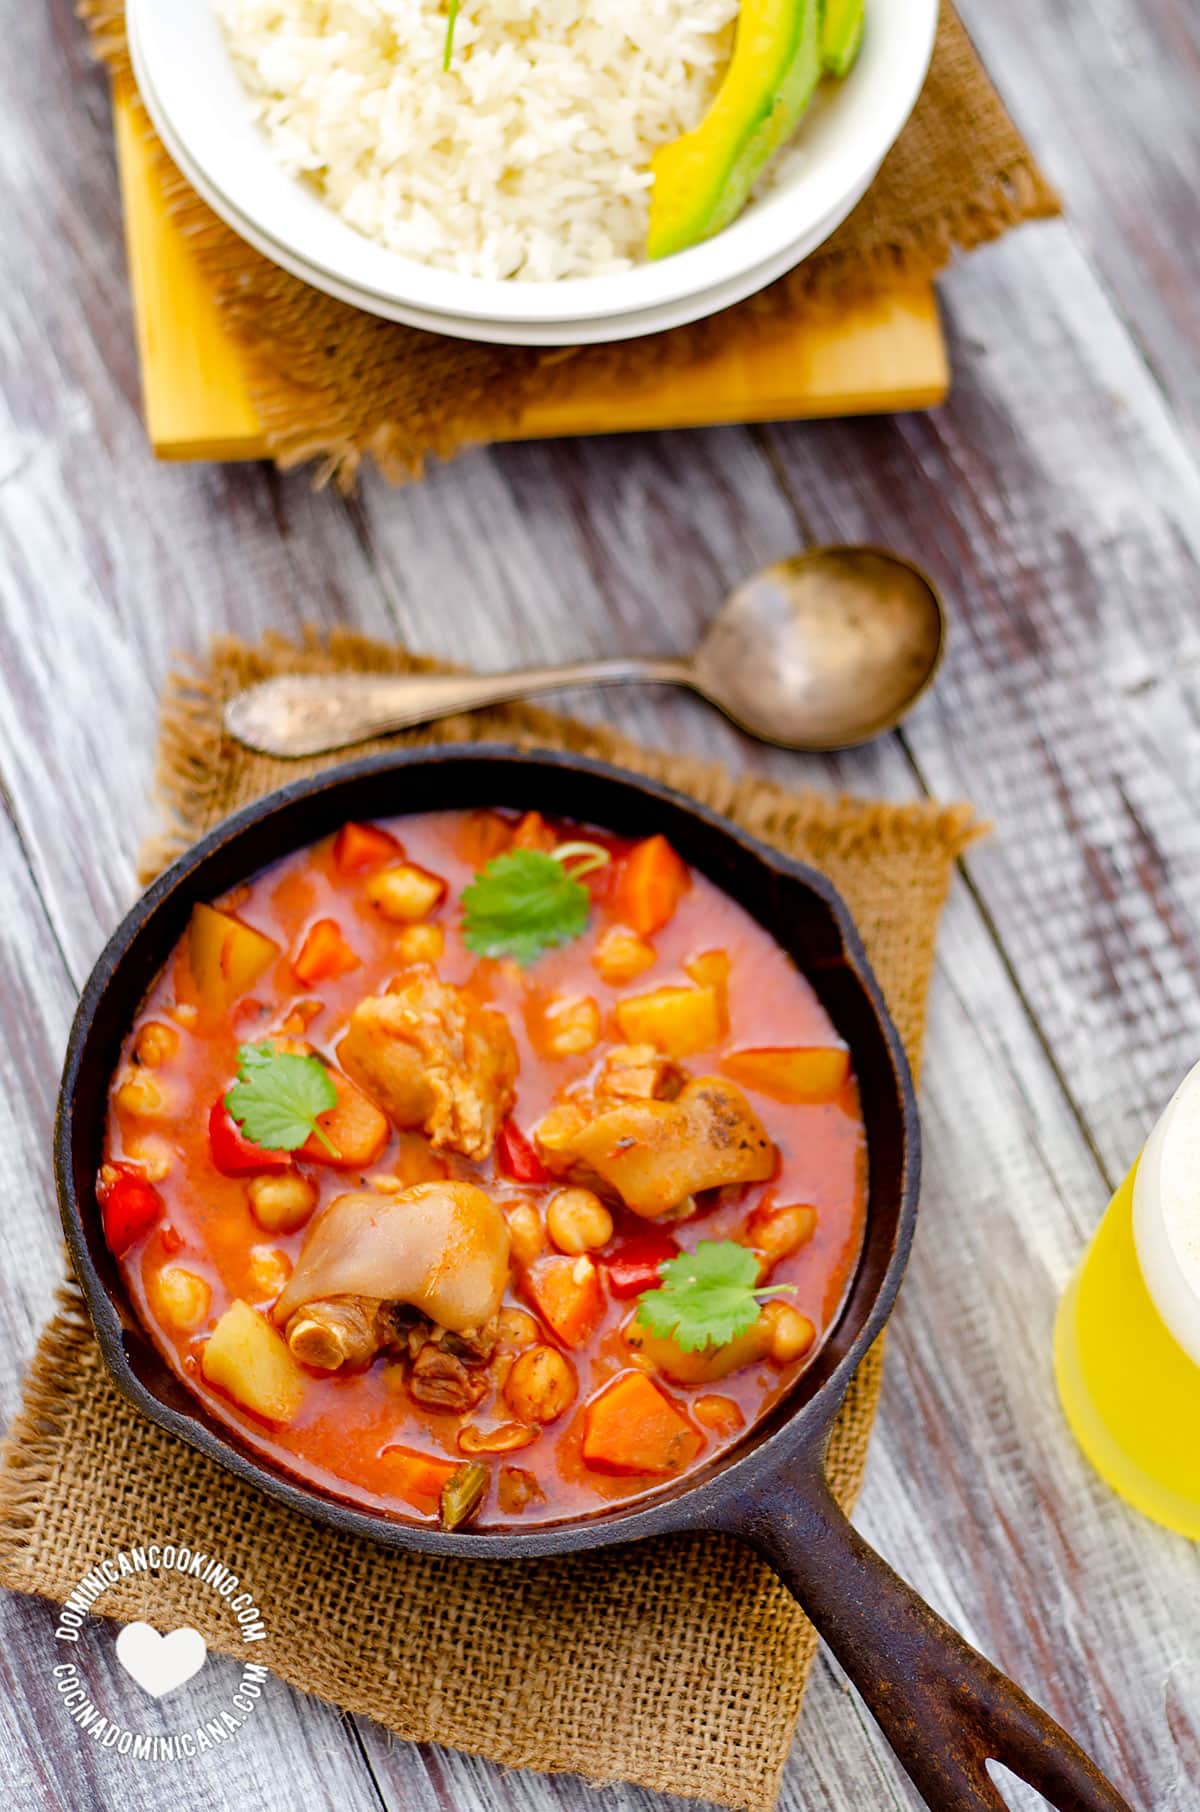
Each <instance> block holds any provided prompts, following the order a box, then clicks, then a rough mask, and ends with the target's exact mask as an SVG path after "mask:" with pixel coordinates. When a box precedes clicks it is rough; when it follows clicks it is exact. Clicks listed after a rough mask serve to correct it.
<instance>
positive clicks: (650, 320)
mask: <svg viewBox="0 0 1200 1812" xmlns="http://www.w3.org/2000/svg"><path fill="white" fill-rule="evenodd" d="M129 42H130V48H131V51H132V52H133V59H134V64H135V67H136V64H137V51H136V39H135V37H134V36H133V35H132V34H131V35H130V40H129ZM142 98H143V100H144V101H145V102H146V106H147V110H148V111H149V112H150V113H151V117H153V116H154V107H153V99H152V92H151V91H148V90H147V89H145V88H143V89H142ZM158 132H159V136H160V137H161V139H162V142H163V144H164V146H165V147H166V149H167V151H168V152H169V153H170V156H171V158H172V159H173V160H174V162H175V163H176V164H177V165H178V167H179V170H180V172H181V174H182V175H184V176H185V177H186V178H187V179H188V181H189V182H190V183H191V185H192V187H193V188H194V189H195V190H196V193H197V194H198V195H199V196H200V197H201V199H202V200H203V201H206V202H208V204H209V206H210V207H211V208H212V209H213V210H214V212H216V213H218V214H220V215H221V216H222V218H223V219H224V220H225V222H226V224H227V225H228V226H230V227H231V228H232V229H233V231H234V232H236V233H237V234H238V235H239V237H240V238H243V239H245V240H246V242H247V243H248V244H249V245H252V246H253V247H254V249H255V251H258V252H261V253H262V255H263V257H264V258H269V259H270V260H271V261H272V263H274V264H278V265H280V266H281V268H282V269H284V270H286V271H290V273H291V274H292V276H294V277H298V278H299V279H300V281H301V282H302V283H309V284H311V285H312V286H313V287H314V288H315V289H320V290H323V291H324V292H325V293H326V295H330V296H333V297H335V298H336V299H337V300H338V301H339V302H346V303H349V304H350V306H351V307H353V308H361V309H363V310H364V311H365V312H366V313H367V314H375V315H381V316H382V317H383V318H384V319H385V320H389V321H399V322H401V323H402V324H403V325H404V326H406V327H419V328H422V329H424V330H425V331H426V332H429V333H440V334H446V335H448V336H449V337H450V338H451V339H459V340H488V341H492V342H494V343H498V344H501V345H508V346H587V345H598V344H601V343H604V342H607V341H611V340H632V339H639V338H641V337H642V336H643V335H645V334H652V333H663V332H665V331H666V330H667V329H668V328H671V327H682V326H684V325H686V324H687V323H688V322H689V321H697V320H700V319H702V318H703V317H704V316H706V315H712V314H717V313H718V312H719V311H720V310H721V309H723V308H729V307H732V305H733V304H734V303H735V302H740V301H742V300H744V298H745V297H746V296H749V295H753V294H754V293H755V291H756V290H760V289H763V288H765V287H766V285H767V284H768V283H772V282H774V280H775V278H776V277H780V276H782V275H783V273H784V272H785V271H787V270H791V269H792V267H793V266H794V265H797V264H799V263H800V262H801V260H802V259H803V258H805V257H807V256H808V253H809V252H810V251H811V250H812V249H813V247H814V246H815V245H817V244H819V243H820V242H821V241H822V240H823V239H825V238H827V237H828V236H829V234H830V233H832V231H833V230H834V228H835V227H836V226H838V225H839V224H840V222H841V221H842V220H843V219H844V218H845V216H846V214H848V213H849V212H850V210H851V209H852V208H853V207H855V206H856V205H857V203H858V202H859V201H860V200H861V196H860V195H851V196H849V197H848V198H847V199H846V201H845V202H844V203H843V205H842V207H841V208H840V209H839V210H838V212H837V215H836V218H834V219H833V220H830V221H827V222H822V223H821V224H820V226H819V228H817V229H814V233H813V234H812V235H811V236H810V237H811V240H812V243H811V244H809V243H808V242H807V240H802V241H799V242H797V244H796V245H794V246H786V247H785V248H784V249H783V251H782V252H779V253H777V254H776V256H775V257H774V258H771V259H768V260H767V262H766V264H765V265H760V266H758V267H757V268H756V269H755V270H753V271H747V272H743V273H742V275H741V276H739V277H737V278H731V279H730V280H729V282H728V283H723V284H718V285H716V286H715V287H714V289H712V290H706V291H705V292H704V293H703V295H701V296H686V297H684V298H683V299H682V301H679V302H669V303H663V304H661V305H660V306H659V307H658V308H651V309H644V310H639V311H638V312H637V313H636V314H624V315H616V316H612V317H609V318H605V317H603V316H602V317H601V318H600V319H599V320H596V321H564V322H557V323H554V324H552V325H547V326H543V325H539V324H538V323H537V322H528V321H501V322H490V321H477V320H472V319H470V318H467V317H465V316H458V315H446V314H435V313H433V312H432V311H429V310H425V309H418V308H411V307H406V306H404V305H403V304H401V303H398V302H393V301H391V300H389V299H388V298H386V297H381V296H375V295H372V294H370V293H368V292H367V291H365V290H357V289H353V288H352V287H351V286H350V285H349V284H345V283H342V282H340V281H339V280H338V279H337V278H336V277H333V276H331V275H330V274H329V273H328V272H327V271H320V270H317V269H315V268H314V267H313V266H311V265H307V264H305V263H304V262H303V260H302V259H300V258H298V257H296V256H295V255H294V254H293V253H292V252H290V251H289V250H288V248H287V247H286V246H282V245H280V244H279V243H278V242H277V241H275V240H272V239H269V238H267V236H266V235H265V234H262V233H260V232H259V231H258V230H257V228H256V227H254V226H253V225H252V224H251V223H250V222H249V221H248V220H246V219H244V218H243V217H242V216H241V215H240V214H239V213H238V212H237V210H236V209H235V208H234V207H233V206H232V204H231V203H230V202H229V201H228V200H227V199H226V198H224V197H218V196H217V195H216V193H215V191H214V190H212V188H211V187H210V185H209V184H208V182H207V180H206V178H205V176H204V175H203V173H202V172H201V171H199V170H198V169H196V168H195V166H193V165H192V163H191V160H190V159H189V158H188V156H187V153H186V151H185V150H184V148H183V146H182V145H181V144H180V143H179V142H178V141H177V140H176V139H175V137H174V134H173V133H172V131H171V128H170V126H169V125H168V124H167V123H166V121H165V119H164V120H163V121H162V122H161V123H159V124H158ZM873 176H874V171H872V172H871V176H869V177H868V178H867V181H866V183H864V185H863V189H864V192H865V190H866V189H867V188H868V187H869V186H870V182H871V180H872V178H873Z"/></svg>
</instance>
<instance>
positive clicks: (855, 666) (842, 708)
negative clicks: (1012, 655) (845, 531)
mask: <svg viewBox="0 0 1200 1812" xmlns="http://www.w3.org/2000/svg"><path fill="white" fill-rule="evenodd" d="M944 640H945V626H944V618H943V613H942V607H941V603H940V601H939V599H938V595H937V593H936V591H935V590H934V588H933V586H932V585H931V584H930V582H929V580H928V579H927V578H926V577H925V575H924V573H922V572H921V571H920V570H919V569H918V568H917V567H915V566H913V565H912V564H911V563H910V562H909V561H907V560H903V559H901V558H900V557H899V556H898V555H896V554H891V553H886V552H884V551H883V550H882V549H877V548H870V547H821V548H814V549H813V550H812V551H811V552H809V553H806V554H801V555H798V556H796V557H794V558H792V559H789V560H780V561H778V562H777V563H776V564H775V565H773V566H764V567H763V568H762V569H761V571H759V572H756V573H754V574H752V576H751V577H750V578H749V579H747V580H746V581H745V583H744V584H742V585H739V586H738V588H737V590H736V591H735V592H733V593H731V595H730V597H729V598H728V600H727V601H726V603H725V606H724V608H723V609H722V610H721V612H720V614H719V615H718V616H717V617H716V618H715V619H714V621H713V623H712V625H711V627H710V628H709V629H708V631H707V633H706V634H705V636H704V639H703V640H702V642H701V643H700V646H699V647H698V649H697V650H696V653H695V655H694V656H693V657H692V662H691V666H692V672H693V675H694V679H693V684H694V685H695V687H696V690H697V691H699V692H702V693H703V695H704V696H705V697H706V698H707V699H709V700H711V702H712V703H713V704H714V705H717V706H719V707H720V709H721V710H722V711H724V712H725V714H726V716H727V717H731V718H732V719H733V721H734V723H736V724H738V725H739V726H740V727H741V728H742V729H743V730H748V731H749V732H750V734H751V735H752V736H758V737H761V738H762V739H763V740H764V741H766V742H775V743H782V744H783V746H784V747H785V748H790V749H808V750H827V749H848V748H853V747H855V746H856V745H857V744H859V743H863V742H868V741H870V739H871V738H872V737H875V736H879V735H881V734H882V732H883V731H884V730H890V729H891V728H892V727H893V726H894V725H895V724H897V723H899V721H900V719H901V718H902V717H903V716H904V715H905V714H906V712H908V711H909V710H910V709H911V707H912V706H913V705H914V704H915V703H916V700H917V699H918V698H919V697H920V695H921V693H922V692H924V690H925V688H926V687H927V686H928V685H929V683H930V681H931V680H932V678H933V675H934V673H935V672H936V670H937V665H938V662H939V660H940V659H941V654H942V646H943V642H944Z"/></svg>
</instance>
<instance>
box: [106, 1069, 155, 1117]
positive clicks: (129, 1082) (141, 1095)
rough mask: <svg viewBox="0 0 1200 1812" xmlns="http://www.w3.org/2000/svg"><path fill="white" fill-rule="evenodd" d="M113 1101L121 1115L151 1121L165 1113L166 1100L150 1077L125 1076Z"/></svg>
mask: <svg viewBox="0 0 1200 1812" xmlns="http://www.w3.org/2000/svg"><path fill="white" fill-rule="evenodd" d="M113 1099H114V1100H115V1102H116V1104H117V1106H118V1107H119V1108H120V1110H121V1112H122V1113H123V1114H134V1115H136V1117H137V1118H138V1119H139V1120H153V1119H155V1118H157V1117H159V1116H161V1115H162V1114H164V1113H165V1112H166V1105H167V1104H166V1098H165V1096H164V1094H163V1091H162V1089H161V1088H160V1087H159V1085H158V1083H157V1082H155V1081H154V1080H153V1078H152V1077H150V1076H136V1075H135V1076H127V1077H126V1078H125V1080H124V1082H122V1083H121V1085H120V1087H119V1088H118V1089H117V1092H116V1094H115V1095H114V1097H113Z"/></svg>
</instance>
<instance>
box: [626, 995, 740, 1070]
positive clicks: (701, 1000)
mask: <svg viewBox="0 0 1200 1812" xmlns="http://www.w3.org/2000/svg"><path fill="white" fill-rule="evenodd" d="M617 1024H618V1025H619V1026H620V1028H621V1036H622V1038H624V1039H625V1040H626V1042H627V1043H629V1044H652V1045H653V1046H654V1047H655V1049H656V1050H659V1051H665V1052H666V1053H667V1055H668V1056H669V1057H690V1056H691V1055H692V1053H693V1052H694V1051H708V1050H711V1049H712V1047H713V1046H714V1045H715V1044H716V1043H717V1042H718V1041H719V1039H720V1037H721V1008H720V1002H719V1001H718V999H717V996H716V993H715V992H714V990H713V989H712V988H655V989H654V990H653V991H652V992H651V993H649V994H635V995H634V996H633V998H632V999H631V1000H622V1001H619V1002H618V1004H617Z"/></svg>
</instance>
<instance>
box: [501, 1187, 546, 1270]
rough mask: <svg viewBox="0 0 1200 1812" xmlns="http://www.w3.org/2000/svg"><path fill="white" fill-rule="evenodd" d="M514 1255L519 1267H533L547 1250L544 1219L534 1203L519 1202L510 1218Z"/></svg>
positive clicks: (509, 1233)
mask: <svg viewBox="0 0 1200 1812" xmlns="http://www.w3.org/2000/svg"><path fill="white" fill-rule="evenodd" d="M508 1236H509V1239H510V1240H511V1241H512V1255H513V1257H514V1258H515V1259H516V1261H517V1263H518V1264H519V1265H531V1264H532V1263H533V1261H534V1259H535V1258H539V1257H540V1256H541V1254H542V1253H543V1252H544V1251H545V1249H546V1235H545V1233H544V1232H543V1230H542V1217H541V1215H540V1214H539V1213H538V1211H537V1209H536V1208H535V1207H534V1206H533V1203H532V1202H518V1204H517V1206H516V1207H515V1208H513V1209H511V1210H510V1212H509V1216H508Z"/></svg>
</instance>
